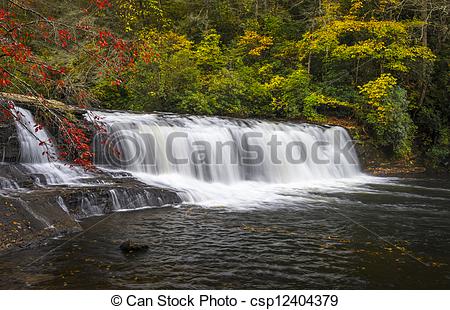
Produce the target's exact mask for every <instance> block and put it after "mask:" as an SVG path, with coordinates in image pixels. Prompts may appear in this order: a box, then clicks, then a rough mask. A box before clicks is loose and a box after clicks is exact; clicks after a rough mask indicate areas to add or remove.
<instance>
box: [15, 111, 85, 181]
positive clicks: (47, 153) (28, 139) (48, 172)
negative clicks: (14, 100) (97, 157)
mask: <svg viewBox="0 0 450 310" xmlns="http://www.w3.org/2000/svg"><path fill="white" fill-rule="evenodd" d="M14 112H15V114H16V116H17V117H18V119H19V120H20V121H18V120H17V121H16V128H17V136H18V139H19V143H20V163H21V164H22V166H23V167H24V168H25V169H26V170H27V171H29V172H30V173H32V174H35V175H36V176H42V177H44V178H45V179H44V181H45V183H46V184H54V185H57V184H72V183H78V180H79V178H81V177H83V176H86V174H85V173H84V172H83V171H81V169H79V168H76V167H72V168H70V167H67V166H65V165H64V164H63V163H62V162H59V161H58V160H55V158H57V151H56V149H55V148H54V147H53V145H52V144H50V143H45V144H41V143H39V142H40V141H41V142H48V141H49V139H50V135H49V134H48V132H47V131H46V130H45V129H41V130H37V131H36V130H35V128H36V122H35V120H34V117H33V115H32V114H31V112H30V111H28V110H26V109H23V108H20V107H15V109H14ZM36 181H38V182H40V179H39V177H36Z"/></svg>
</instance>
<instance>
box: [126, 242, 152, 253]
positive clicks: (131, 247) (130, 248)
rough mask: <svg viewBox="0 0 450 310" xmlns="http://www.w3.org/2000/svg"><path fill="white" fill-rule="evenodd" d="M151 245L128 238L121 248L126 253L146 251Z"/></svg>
mask: <svg viewBox="0 0 450 310" xmlns="http://www.w3.org/2000/svg"><path fill="white" fill-rule="evenodd" d="M149 248H150V247H149V246H148V245H145V244H139V243H136V242H133V241H131V240H127V241H125V242H124V243H122V244H121V245H120V250H121V251H122V252H124V253H136V252H146V251H148V249H149Z"/></svg>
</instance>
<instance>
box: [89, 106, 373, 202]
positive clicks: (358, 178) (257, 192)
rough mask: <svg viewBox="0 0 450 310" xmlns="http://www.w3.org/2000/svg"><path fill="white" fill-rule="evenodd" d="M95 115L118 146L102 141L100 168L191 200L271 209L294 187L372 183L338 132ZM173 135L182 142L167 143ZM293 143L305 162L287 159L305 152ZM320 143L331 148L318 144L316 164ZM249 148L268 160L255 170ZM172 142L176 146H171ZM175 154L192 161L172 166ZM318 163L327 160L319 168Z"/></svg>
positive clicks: (282, 125)
mask: <svg viewBox="0 0 450 310" xmlns="http://www.w3.org/2000/svg"><path fill="white" fill-rule="evenodd" d="M95 114H96V115H97V116H99V117H100V119H101V121H102V122H103V123H104V124H105V125H106V127H107V129H108V137H109V139H110V140H111V141H114V142H113V143H111V145H113V147H111V145H109V144H108V143H107V144H106V145H109V147H105V146H103V144H102V143H100V142H101V141H100V140H102V139H98V140H97V141H96V149H95V151H96V153H97V154H98V157H97V164H98V165H100V166H101V167H102V168H104V169H120V170H125V171H128V172H131V173H132V174H133V175H134V176H135V177H137V178H138V179H140V180H142V181H144V182H146V183H148V184H151V185H158V186H163V187H168V188H172V189H175V190H177V191H178V192H180V195H181V196H182V198H183V199H184V201H185V202H188V203H198V204H202V205H214V206H230V205H232V206H235V207H236V206H238V205H240V204H246V205H247V206H248V205H251V204H257V205H261V204H270V203H271V202H274V201H279V200H285V199H287V197H289V193H290V192H291V191H292V190H296V189H299V188H306V187H322V188H326V187H327V186H341V185H342V186H345V187H347V186H349V183H355V182H356V183H359V182H364V181H365V179H366V178H367V177H365V176H364V175H363V174H362V173H361V171H360V167H359V164H358V161H357V156H356V154H355V153H354V151H350V152H349V154H350V155H351V156H350V157H351V158H348V157H344V156H339V154H340V153H339V149H340V148H341V147H342V146H344V145H345V143H348V142H349V141H350V137H349V135H348V133H347V132H346V131H345V130H344V129H343V128H340V127H330V128H325V127H320V126H314V125H306V124H287V123H273V122H264V121H256V120H246V121H241V120H232V119H222V118H215V117H193V116H190V117H183V116H176V115H167V114H165V115H159V114H151V115H149V114H147V115H140V114H129V113H97V112H96V113H95ZM174 134H176V138H175V139H174V140H172V141H173V143H169V142H168V141H170V137H171V136H172V137H173V135H174ZM249 134H251V135H254V134H256V135H258V136H248V135H249ZM246 135H247V136H246ZM274 136H276V137H277V141H279V144H280V145H279V146H278V147H277V148H276V149H275V151H273V149H274V148H273V147H272V148H271V147H270V146H269V142H270V141H271V139H272V138H273V137H274ZM112 137H113V138H114V139H111V138H112ZM294 142H301V143H303V145H304V150H306V154H307V155H308V156H306V157H304V158H305V159H306V160H305V161H304V162H302V163H298V162H293V161H292V160H288V157H287V153H289V152H287V150H290V153H291V154H292V158H294V159H298V158H300V157H301V156H300V155H301V151H300V149H298V148H291V149H289V148H287V146H288V145H289V144H292V143H294ZM317 142H327V144H328V145H327V146H324V147H316V150H317V152H316V153H317V154H316V160H315V159H314V156H313V155H312V153H314V152H312V150H313V149H314V148H315V145H317ZM206 143H207V144H208V145H210V146H211V148H210V150H209V152H208V153H207V154H208V155H207V156H206V159H205V160H204V161H201V162H198V163H194V162H193V160H192V154H198V151H199V150H204V149H205V147H204V145H205V144H206ZM218 143H220V144H221V145H225V147H220V146H219V145H218ZM248 144H251V145H252V146H257V147H259V148H260V150H261V151H262V154H263V155H264V156H263V158H264V159H263V160H262V161H261V162H260V163H259V164H257V165H254V164H253V165H249V164H248V163H245V162H244V161H243V160H242V159H243V158H244V157H246V156H248V155H249V152H248V149H247V151H245V150H244V149H243V148H242V147H240V146H242V145H248ZM168 145H169V146H172V147H171V148H170V147H169V149H168V148H167V147H168ZM111 149H114V151H111ZM169 153H172V154H173V157H174V158H176V159H188V158H190V160H188V162H187V163H182V164H181V163H174V162H173V161H171V160H169V156H168V155H169ZM275 154H276V156H275ZM260 158H261V156H260ZM336 158H337V159H339V161H338V162H337V161H335V159H336ZM274 159H275V160H274ZM317 159H319V160H322V161H323V160H325V159H328V162H327V163H318V161H317ZM295 199H297V200H298V199H299V198H298V197H296V198H295Z"/></svg>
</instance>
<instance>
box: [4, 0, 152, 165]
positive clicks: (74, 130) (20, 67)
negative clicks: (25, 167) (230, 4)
mask: <svg viewBox="0 0 450 310" xmlns="http://www.w3.org/2000/svg"><path fill="white" fill-rule="evenodd" d="M90 3H91V4H92V7H94V8H96V9H98V10H106V9H108V8H110V7H111V2H110V0H90ZM87 11H88V10H86V12H87ZM24 13H25V14H24ZM30 16H32V18H31V17H30ZM33 20H35V21H33ZM80 38H82V40H80ZM80 42H89V43H94V44H89V43H88V44H86V45H85V46H83V45H82V44H81V43H80ZM36 43H39V44H36ZM42 43H44V44H45V45H46V46H48V48H49V49H56V50H61V49H63V50H64V51H65V52H74V53H75V52H76V53H77V54H82V55H88V56H89V57H90V60H91V61H92V63H93V64H95V65H96V67H97V72H98V74H99V75H101V76H102V77H103V78H107V79H109V80H110V81H111V84H112V85H114V86H117V87H119V86H122V87H123V85H124V84H125V82H126V81H125V76H126V74H127V73H129V72H132V70H133V69H134V67H135V64H136V61H137V59H138V57H141V59H142V60H143V61H145V62H147V63H149V62H152V61H155V59H156V58H157V57H158V55H157V54H155V53H154V52H153V50H152V49H150V48H148V47H141V48H142V49H145V51H142V50H139V45H137V44H135V43H134V42H130V41H127V40H124V39H122V38H119V37H117V36H116V35H115V34H113V33H111V32H110V31H108V30H105V29H96V28H95V27H93V26H87V25H83V24H82V23H81V22H80V23H79V24H76V25H66V24H64V23H62V22H59V21H58V20H56V19H54V18H52V17H45V16H43V15H41V14H39V13H36V12H35V11H34V10H28V9H27V8H26V4H23V3H21V7H19V6H14V5H12V6H9V7H8V6H5V7H4V8H0V91H8V90H9V89H12V88H11V87H12V86H14V87H15V88H14V91H16V88H17V87H22V88H23V89H24V90H23V91H22V93H25V94H32V95H34V96H38V97H40V94H39V93H38V92H37V91H35V90H34V89H33V88H32V86H30V85H29V83H30V81H32V82H34V83H36V84H37V85H39V86H42V87H43V88H44V89H47V90H55V91H57V92H59V91H61V93H63V94H64V95H65V94H66V92H65V90H66V88H67V87H70V85H71V83H70V76H71V75H70V72H67V70H66V69H65V68H64V67H60V68H56V67H54V66H52V65H50V64H49V63H48V61H47V59H46V58H45V57H40V55H39V53H36V50H35V47H36V46H40V45H41V46H42V45H43V44H42ZM92 46H94V48H92ZM24 77H25V79H24ZM24 80H26V82H24ZM68 93H70V96H71V98H74V99H75V100H76V101H77V102H79V104H80V106H83V107H84V106H85V105H86V102H87V101H88V98H89V96H88V94H87V92H86V91H85V90H83V89H77V91H76V92H68ZM41 101H42V102H41V104H42V105H43V106H42V107H41V108H42V110H45V109H46V107H45V100H41ZM2 107H6V106H5V105H2ZM8 108H9V109H13V107H7V108H6V109H0V110H1V111H2V113H1V114H0V116H2V117H5V118H6V117H10V118H11V117H12V114H11V113H7V112H5V111H8ZM94 123H95V122H94ZM58 126H59V127H60V132H61V133H62V134H63V139H62V140H63V142H64V144H65V146H63V147H62V148H60V151H61V152H60V157H61V158H60V159H62V160H71V161H72V162H73V163H75V164H77V165H81V166H83V167H85V168H87V169H91V168H92V167H93V164H92V158H93V154H92V152H91V151H90V149H89V142H90V139H89V137H88V135H87V134H86V132H87V130H85V129H83V128H80V125H79V124H78V125H75V124H74V123H72V122H70V121H69V120H67V119H63V120H62V123H61V124H58ZM94 126H97V125H95V124H94ZM42 128H43V127H42V125H39V126H38V127H36V128H35V130H37V131H39V130H42ZM97 130H99V129H97ZM37 143H44V144H45V143H50V141H44V142H43V141H37Z"/></svg>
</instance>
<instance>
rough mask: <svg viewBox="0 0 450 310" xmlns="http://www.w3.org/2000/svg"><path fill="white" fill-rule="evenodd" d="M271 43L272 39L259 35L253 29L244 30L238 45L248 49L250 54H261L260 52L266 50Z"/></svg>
mask: <svg viewBox="0 0 450 310" xmlns="http://www.w3.org/2000/svg"><path fill="white" fill-rule="evenodd" d="M272 45H273V39H272V38H271V37H268V36H264V35H260V34H258V33H256V32H255V31H249V30H246V31H245V33H244V35H243V36H241V37H240V39H239V43H238V46H240V47H244V48H247V49H249V51H248V54H249V55H250V56H261V53H262V52H264V51H266V50H268V49H269V48H270V47H271V46H272Z"/></svg>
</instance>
